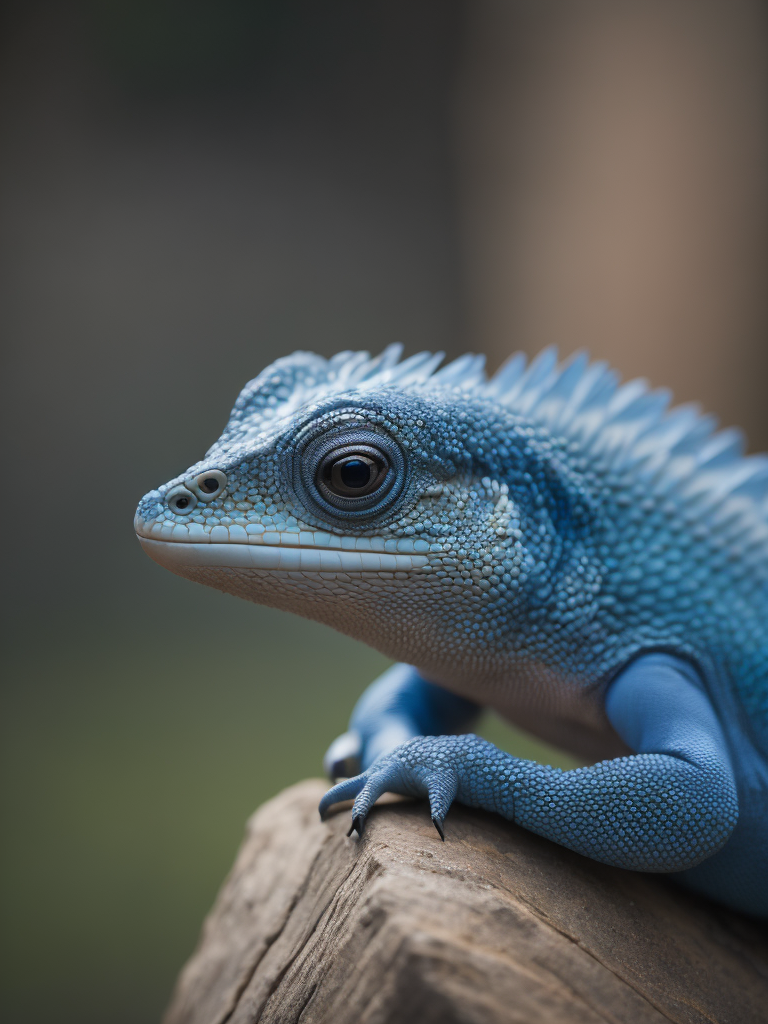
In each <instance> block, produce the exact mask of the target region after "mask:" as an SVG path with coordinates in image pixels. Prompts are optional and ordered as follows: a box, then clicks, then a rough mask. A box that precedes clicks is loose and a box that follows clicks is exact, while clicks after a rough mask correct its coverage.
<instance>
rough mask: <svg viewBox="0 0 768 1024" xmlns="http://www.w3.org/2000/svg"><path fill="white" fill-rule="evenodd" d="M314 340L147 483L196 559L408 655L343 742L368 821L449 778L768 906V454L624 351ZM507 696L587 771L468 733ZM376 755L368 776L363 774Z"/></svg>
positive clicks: (481, 796) (169, 532) (334, 768)
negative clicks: (495, 353)
mask: <svg viewBox="0 0 768 1024" xmlns="http://www.w3.org/2000/svg"><path fill="white" fill-rule="evenodd" d="M398 356H399V352H398V350H397V349H396V348H394V347H393V348H391V349H388V350H387V351H386V352H385V353H383V354H382V355H381V356H379V357H378V358H377V359H373V360H372V359H370V358H369V357H368V356H367V354H366V353H341V354H340V355H339V356H336V357H334V359H332V360H329V361H326V360H324V359H321V358H319V357H317V356H313V355H311V354H309V353H296V354H295V355H293V356H291V357H289V358H287V359H282V360H279V361H278V362H277V363H275V364H274V365H273V366H271V367H269V368H268V369H267V370H265V371H264V372H263V373H262V374H261V375H260V376H259V377H257V378H256V379H255V380H254V381H252V382H251V383H250V384H248V385H247V386H246V387H245V389H244V390H243V392H242V393H241V395H240V397H239V398H238V400H237V403H236V405H235V408H234V410H233V412H232V415H231V417H230V421H229V423H228V424H227V427H226V429H225V431H224V433H223V435H222V437H221V438H220V439H219V441H217V442H216V444H215V445H214V446H213V447H212V448H211V449H210V451H209V452H208V453H207V455H206V456H205V458H204V459H203V460H202V461H201V462H199V463H197V464H196V465H194V466H192V467H191V468H190V469H189V470H188V471H187V472H186V473H184V474H183V475H182V476H180V477H177V478H176V479H175V480H172V481H170V482H169V483H168V484H166V485H164V486H162V487H160V488H158V489H157V490H155V491H151V492H150V493H149V494H148V495H146V496H145V498H144V499H142V501H141V503H140V504H139V508H138V511H137V515H136V530H137V533H138V535H139V538H140V540H141V542H142V544H143V545H144V547H145V548H146V550H147V551H148V553H149V554H150V555H151V556H152V557H153V558H155V559H156V560H157V561H158V562H160V563H161V564H164V565H166V566H167V567H168V568H170V569H171V570H172V571H173V572H176V573H178V574H179V575H182V576H186V577H188V578H190V579H193V580H197V581H199V582H201V583H206V584H208V585H210V586H214V587H217V588H218V589H220V590H225V591H228V592H231V593H235V594H239V595H240V596H242V597H246V598H248V599H249V600H253V601H256V602H259V603H262V604H268V605H271V606H274V607H278V608H283V609H287V610H289V611H293V612H296V613H298V614H300V615H304V616H307V617H310V618H314V619H317V620H318V621H321V622H325V623H328V624H329V625H331V626H333V627H335V628H336V629H339V630H341V631H343V632H345V633H348V634H350V635H351V636H354V637H357V638H359V639H361V640H363V641H365V642H366V643H368V644H370V645H371V646H373V647H376V648H377V649H379V650H381V651H383V652H384V653H385V654H387V655H389V656H390V657H392V658H394V659H396V660H397V661H398V662H400V663H401V664H400V665H398V666H396V667H395V668H394V669H392V670H390V672H389V673H386V674H385V676H383V677H382V678H381V679H380V680H378V681H377V682H376V683H374V684H373V685H372V687H371V688H370V689H369V690H368V691H367V692H366V694H364V695H363V697H362V698H361V701H360V702H359V704H358V706H357V708H356V709H355V711H354V713H353V716H352V721H351V723H350V730H349V732H348V733H346V734H345V735H344V736H342V737H340V738H339V739H338V740H337V741H336V742H335V743H334V744H333V745H332V747H331V749H330V750H329V753H328V755H327V757H326V765H327V768H328V770H329V773H330V774H331V775H332V777H339V776H345V775H350V774H351V775H352V776H353V777H352V778H348V779H347V781H345V782H341V783H340V784H339V785H338V786H336V787H334V788H333V789H332V790H331V791H330V792H329V793H328V794H327V795H326V797H325V798H324V800H323V802H322V805H321V812H322V813H325V812H326V810H327V809H328V808H329V807H330V806H331V805H332V804H333V803H335V802H336V801H338V800H341V799H345V798H347V797H350V796H355V797H356V799H355V805H354V808H353V812H352V814H353V828H354V829H356V830H357V831H358V833H361V832H362V829H363V826H364V822H365V816H366V814H367V812H368V809H369V808H370V806H371V804H372V803H373V802H374V801H375V800H376V798H377V797H378V796H379V795H380V794H381V793H383V792H385V791H393V792H400V793H406V794H411V795H416V796H427V797H428V798H429V800H430V804H431V812H432V818H433V821H434V822H435V824H436V826H437V828H438V831H439V832H440V834H441V836H442V835H443V821H444V818H445V815H446V813H447V811H448V808H449V807H450V804H451V802H452V800H453V799H458V800H460V801H461V802H463V803H467V804H469V805H471V806H476V807H484V808H486V809H489V810H493V811H495V812H497V813H499V814H502V815H504V816H505V817H507V818H509V819H510V820H514V821H516V822H518V823H519V824H521V825H523V826H525V827H526V828H529V829H531V830H532V831H535V832H537V833H539V834H540V835H544V836H547V837H548V838H550V839H552V840H553V841H555V842H558V843H561V844H563V845H565V846H568V847H570V848H571V849H574V850H577V851H578V852H580V853H582V854H585V855H586V856H589V857H592V858H594V859H596V860H600V861H603V862H605V863H609V864H615V865H618V866H620V867H625V868H631V869H635V870H642V871H665V872H674V873H676V877H678V878H679V879H680V881H681V882H682V883H683V884H685V885H688V886H690V887H692V888H694V889H697V890H698V891H701V892H704V893H706V894H707V895H709V896H711V897H713V898H715V899H718V900H720V901H721V902H723V903H726V904H728V905H730V906H733V907H737V908H740V909H742V910H745V911H747V912H748V913H752V914H757V915H763V916H765V915H768V500H767V495H768V460H766V459H763V458H754V457H753V458H749V459H747V458H744V457H743V454H742V442H741V438H740V436H739V435H738V434H737V433H736V432H733V431H730V432H722V433H714V423H713V421H712V420H711V419H709V418H706V417H701V416H700V415H699V414H698V412H697V411H696V410H694V409H691V408H686V407H683V408H680V409H677V410H674V411H672V412H671V413H667V412H666V406H667V404H668V401H669V396H668V395H667V394H666V393H664V392H651V391H648V389H647V388H646V387H645V385H643V384H642V383H641V382H637V381H635V382H632V383H630V384H627V385H625V386H623V387H618V380H617V377H616V375H615V374H614V373H613V372H612V371H610V370H608V369H607V368H606V367H605V366H604V365H603V364H599V363H593V364H589V363H588V361H587V359H586V357H576V358H575V359H573V360H571V361H570V362H569V363H567V364H565V365H560V366H558V365H557V363H556V359H555V356H554V354H553V353H552V352H550V351H547V352H544V353H542V354H541V355H540V356H539V357H538V359H537V360H536V361H534V362H533V363H532V364H531V365H530V366H528V367H526V366H525V361H524V359H523V358H522V357H521V356H516V357H514V358H513V359H512V360H510V362H509V363H507V364H506V366H505V367H503V368H502V370H500V371H499V373H498V374H497V375H496V376H495V377H494V378H492V379H491V380H490V381H488V380H487V379H486V378H485V376H484V374H483V371H482V360H480V359H479V358H477V357H464V358H463V359H461V360H457V361H456V362H455V363H453V364H451V365H449V366H447V367H445V368H444V369H442V370H439V371H437V372H435V371H436V366H437V364H438V363H439V358H440V357H431V356H429V355H427V354H422V355H419V356H414V357H413V358H412V359H410V360H406V361H405V362H398V361H397V360H398ZM483 705H485V706H490V707H493V708H495V709H496V710H498V711H499V712H500V713H501V714H503V715H505V716H506V717H507V718H509V719H511V720H513V721H515V722H517V723H518V724H520V725H522V726H524V727H525V728H527V729H529V730H530V731H532V732H534V733H535V734H537V735H539V736H541V737H542V738H543V739H546V740H549V741H551V742H556V743H559V744H560V745H562V746H564V747H565V748H566V749H570V750H572V751H573V752H575V753H577V754H580V755H582V756H583V757H585V758H586V759H587V760H590V761H598V762H599V763H595V764H591V766H590V767H587V768H581V769H577V770H574V771H570V772H559V771H556V770H554V769H551V768H545V767H543V766H541V765H538V764H536V763H534V762H529V761H522V760H520V759H518V758H514V757H511V756H510V755H507V754H504V753H502V752H501V751H498V750H496V748H494V747H493V746H492V745H491V744H488V743H487V742H485V741H484V740H480V739H478V738H477V737H475V736H473V735H471V734H464V735H457V733H464V732H465V730H467V729H468V728H471V722H472V720H473V718H474V716H475V715H476V714H477V711H478V710H479V707H480V706H483ZM361 769H362V773H361V774H358V772H360V771H361Z"/></svg>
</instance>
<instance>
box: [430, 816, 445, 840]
mask: <svg viewBox="0 0 768 1024" xmlns="http://www.w3.org/2000/svg"><path fill="white" fill-rule="evenodd" d="M432 824H433V825H434V826H435V828H436V829H437V831H438V834H439V836H440V838H441V839H442V840H443V842H445V832H443V819H442V818H436V817H433V818H432Z"/></svg>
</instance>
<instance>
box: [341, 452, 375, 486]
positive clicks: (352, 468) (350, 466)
mask: <svg viewBox="0 0 768 1024" xmlns="http://www.w3.org/2000/svg"><path fill="white" fill-rule="evenodd" d="M371 468H372V467H371V466H369V465H368V463H367V462H363V461H362V459H350V460H349V462H345V463H344V465H343V466H342V467H341V470H340V471H339V476H340V477H341V482H342V483H343V484H344V486H345V487H349V488H350V490H352V489H356V488H361V487H366V486H367V485H368V483H369V482H370V479H371Z"/></svg>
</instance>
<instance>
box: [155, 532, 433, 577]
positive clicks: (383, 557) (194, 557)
mask: <svg viewBox="0 0 768 1024" xmlns="http://www.w3.org/2000/svg"><path fill="white" fill-rule="evenodd" d="M139 541H140V543H141V546H142V547H143V548H144V550H145V551H146V553H147V554H148V555H149V557H150V558H151V559H153V560H154V561H155V562H158V563H159V564H160V565H163V566H165V567H167V568H171V567H173V566H194V567H199V568H205V567H206V566H208V567H210V568H211V569H221V568H233V569H279V570H281V571H283V572H408V571H409V570H411V569H421V568H423V567H424V566H425V565H426V564H427V562H428V558H427V556H426V555H417V554H389V553H387V552H378V551H342V550H340V549H334V548H313V547H288V546H280V547H277V546H274V547H273V546H271V545H267V544H237V543H235V544H223V543H219V544H207V543H202V544H194V543H185V542H184V541H163V540H150V539H149V538H148V537H141V536H139Z"/></svg>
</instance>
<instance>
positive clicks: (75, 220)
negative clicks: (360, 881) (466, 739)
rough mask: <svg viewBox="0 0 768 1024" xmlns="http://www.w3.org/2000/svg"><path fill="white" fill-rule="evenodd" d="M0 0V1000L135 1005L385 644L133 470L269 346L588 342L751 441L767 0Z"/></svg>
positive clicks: (173, 461) (74, 1017)
mask: <svg viewBox="0 0 768 1024" xmlns="http://www.w3.org/2000/svg"><path fill="white" fill-rule="evenodd" d="M2 17H3V33H2V37H3V44H2V46H3V49H2V60H1V61H0V132H1V138H0V175H1V178H0V216H1V217H2V231H1V232H0V251H1V253H2V274H1V275H0V319H1V320H2V338H3V351H4V362H3V373H2V386H3V400H2V415H3V417H4V418H5V421H6V422H5V432H4V435H3V436H5V438H6V442H5V443H6V445H7V448H8V450H9V452H10V455H11V457H12V461H13V465H12V467H11V468H12V469H13V473H12V474H11V473H9V472H8V471H6V474H5V478H4V479H5V483H4V486H5V490H6V494H7V499H6V501H5V502H4V503H3V511H4V514H5V516H6V518H7V523H6V526H5V531H6V532H5V536H6V537H8V538H16V539H15V540H14V541H13V542H11V543H9V547H8V548H6V549H5V551H4V557H3V570H4V573H3V575H4V581H5V582H6V584H7V585H6V587H5V588H4V592H5V605H4V611H3V620H2V621H3V625H4V627H5V644H4V672H3V684H2V687H3V712H2V757H3V770H2V814H3V839H2V865H1V867H0V886H1V887H2V908H1V909H0V917H1V919H2V932H3V935H2V940H3V950H2V956H1V957H0V962H1V963H2V971H3V987H2V995H1V996H0V1015H2V1019H3V1020H8V1021H13V1022H14V1024H26V1022H30V1024H37V1022H42V1021H49V1020H51V1019H55V1020H56V1021H57V1022H59V1024H69V1022H77V1024H102V1022H104V1021H110V1022H111V1024H128V1022H130V1024H143V1022H152V1021H157V1020H158V1019H159V1017H160V1015H161V1013H162V1009H163V1006H164V1004H165V1003H166V1001H167V999H168V996H169V993H170V988H171V986H172V984H173V980H174V978H175V975H176V973H177V971H178V970H179V968H180V967H181V965H182V963H183V962H184V960H185V958H186V957H187V956H188V955H189V953H190V952H191V950H192V948H193V946H194V943H195V940H196V935H197V932H198V929H199V926H200V923H201V921H202V918H203V915H204V914H205V912H206V910H207V909H208V907H209V906H210V904H211V902H212V900H213V898H214V895H215V893H216V890H217V888H218V886H219V884H220V882H221V881H222V879H223V877H224V874H225V873H226V871H227V869H228V867H229V865H230V863H231V861H232V859H233V857H234V854H235V851H236V848H237V845H238V842H239V840H240V837H241V834H242V828H243V823H244V821H245V819H246V817H247V816H248V815H249V814H250V812H251V811H252V810H253V809H254V808H255V807H256V806H257V805H258V804H259V803H260V802H262V801H263V800H265V799H268V798H269V797H270V796H272V795H274V794H275V793H277V792H278V791H279V790H280V789H281V788H283V787H284V786H286V785H288V784H290V783H291V782H294V781H297V780H298V779H300V778H303V777H305V776H307V775H317V774H319V772H320V762H321V757H322V754H323V752H324V750H325V748H326V746H327V745H328V743H329V742H330V740H331V739H333V737H334V736H335V735H336V734H337V733H338V732H340V731H342V730H343V729H344V727H345V725H346V721H347V717H348V714H349V711H350V709H351V707H352V704H353V702H354V700H355V699H356V697H357V696H358V695H359V693H360V692H361V691H362V690H363V688H364V687H365V686H366V685H367V683H369V682H370V681H371V680H372V679H373V678H374V677H375V676H376V675H377V674H378V673H379V672H380V671H381V670H382V669H383V668H384V667H386V662H385V660H384V659H383V658H381V657H380V656H379V655H377V654H376V653H375V652H371V651H369V650H367V649H365V648H363V647H362V646H360V645H358V644H356V643H354V642H352V641H350V640H347V639H345V638H343V637H340V636H337V635H336V634H334V633H332V632H330V631H329V630H326V629H324V628H322V627H320V626H317V625H315V624H312V623H307V622H304V621H301V620H298V619H294V618H291V617H289V616H287V615H283V614H281V613H278V612H273V611H269V610H264V609H259V608H256V607H254V606H250V605H246V604H245V603H239V602H238V601H237V600H236V599H234V598H230V597H225V596H223V595H220V594H218V593H216V592H214V591H209V590H206V589H204V588H202V587H196V586H195V585H193V584H191V583H188V582H186V581H184V580H181V579H179V578H177V577H174V576H172V575H171V574H169V573H167V572H164V571H163V570H161V569H160V568H159V567H158V566H156V565H155V564H154V563H152V562H150V561H149V559H147V558H146V556H144V555H143V554H142V553H141V551H140V549H139V547H138V544H137V543H136V542H135V539H134V537H133V531H132V525H131V520H132V515H133V510H134V507H135V504H136V502H137V500H138V498H139V497H141V495H142V494H143V493H144V492H145V491H147V490H148V489H150V488H151V487H153V486H155V485H156V484H158V483H160V482H162V481H164V480H166V479H168V478H169V477H171V476H173V475H175V474H177V473H178V472H179V471H180V470H182V469H184V468H185V467H186V466H187V465H189V464H190V463H192V462H194V461H195V460H196V459H197V458H199V456H200V454H201V453H202V452H203V451H204V450H205V449H206V448H207V447H208V446H209V445H210V443H211V442H212V441H213V440H214V439H215V438H216V437H217V436H218V434H219V432H220V430H221V428H222V426H223V424H224V422H225V421H226V418H227V414H228V411H229V408H230V407H231V405H232V403H233V401H234V399H235V397H236V394H237V392H238V391H239V389H240V387H241V386H242V385H243V384H244V383H245V382H246V381H247V380H248V379H250V378H251V377H253V376H255V375H256V374H257V373H258V372H259V371H260V370H261V369H262V368H263V367H264V366H265V365H267V364H268V363H269V362H270V361H272V360H273V359H274V358H276V357H277V356H280V355H284V354H286V353H288V352H291V351H293V350H294V349H295V348H299V347H301V348H309V349H313V350H315V351H317V352H320V353H322V354H324V355H330V354H332V353H333V352H335V351H338V350H340V349H343V348H366V349H370V350H372V351H378V350H379V349H380V348H381V347H382V346H384V345H386V344H387V343H389V342H391V341H395V340H399V341H402V342H404V343H405V345H406V348H407V350H408V351H409V352H412V351H415V350H418V349H421V348H431V349H435V348H441V349H445V350H446V351H447V352H448V353H449V355H452V356H453V355H457V354H459V353H460V352H462V351H464V350H467V349H474V350H478V351H485V352H487V354H488V357H489V362H490V365H491V366H492V367H495V366H497V365H498V364H499V363H500V362H501V361H502V360H503V358H505V357H506V355H508V354H509V353H510V352H511V351H513V350H515V349H518V348H523V349H525V350H527V351H529V352H535V351H536V350H537V349H538V348H540V347H541V346H542V345H543V344H547V343H551V342H556V343H557V344H559V345H560V347H561V350H562V351H563V353H564V354H569V353H570V352H572V351H573V350H575V349H577V348H587V349H588V350H590V351H591V352H592V353H593V354H594V355H596V356H600V357H606V358H609V359H610V360H611V361H612V362H613V363H614V364H615V365H616V366H617V367H618V368H619V369H620V370H621V371H622V372H623V373H624V374H625V375H626V376H633V375H642V376H646V377H649V378H650V379H651V380H652V381H653V383H655V384H664V385H669V386H671V387H673V388H674V390H675V394H676V397H677V398H678V399H680V400H684V401H688V400H699V401H701V402H702V403H703V405H704V406H705V407H706V408H708V409H710V410H712V411H714V412H716V413H718V414H719V415H720V417H721V419H722V420H723V422H725V423H728V424H731V423H738V424H740V425H741V426H743V427H744V428H745V429H746V430H747V432H748V435H749V438H750V444H751V447H752V448H753V449H761V448H768V412H767V411H766V402H765V381H766V376H767V371H768V345H766V327H767V326H768V295H767V294H766V280H767V279H768V275H767V271H768V266H767V264H768V246H767V244H766V239H767V237H768V231H767V230H766V227H767V220H768V217H767V214H768V200H767V198H766V197H767V192H768V190H767V189H766V181H767V180H768V175H767V172H768V116H767V115H768V109H767V108H768V89H766V85H767V84H768V83H767V82H766V79H767V78H768V24H767V20H766V8H765V4H764V3H763V2H758V0H717V2H715V0H663V2H662V0H658V2H656V0H622V2H616V0H611V2H608V0H594V2H592V0H536V2H533V0H530V2H523V0H472V2H470V0H415V2H410V3H404V2H398V0H396V2H391V0H390V2H388V3H383V2H379V0H372V2H369V3H367V4H359V3H353V2H351V0H345V2H339V0H326V2H325V3H322V4H317V3H310V2H308V0H300V2H298V0H294V2H291V0H221V2H219V3H215V4H212V3H210V2H203V0H184V2H181V0H152V2H149V0H132V2H129V0H99V2H97V0H91V2H87V0H81V2H74V0H58V2H56V3H53V2H36V0H26V2H23V3H8V4H6V5H5V7H4V12H3V15H2ZM484 729H485V734H486V735H488V736H489V737H491V738H493V739H494V740H497V741H498V742H500V743H501V744H502V745H505V746H506V747H507V749H510V750H513V751H514V752H516V753H519V754H521V755H522V756H535V757H538V758H540V759H542V760H545V761H547V762H549V763H558V764H562V765H564V766H567V765H569V764H570V763H571V762H569V760H568V758H567V757H565V756H564V755H561V754H558V753H557V752H555V751H551V750H547V749H546V748H542V747H540V746H538V745H536V744H533V743H532V742H531V741H530V740H529V739H528V738H527V737H525V736H523V735H522V734H520V733H517V732H515V731H514V730H510V729H505V728H504V727H503V726H502V725H501V724H500V723H499V722H497V721H487V722H485V723H484Z"/></svg>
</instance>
